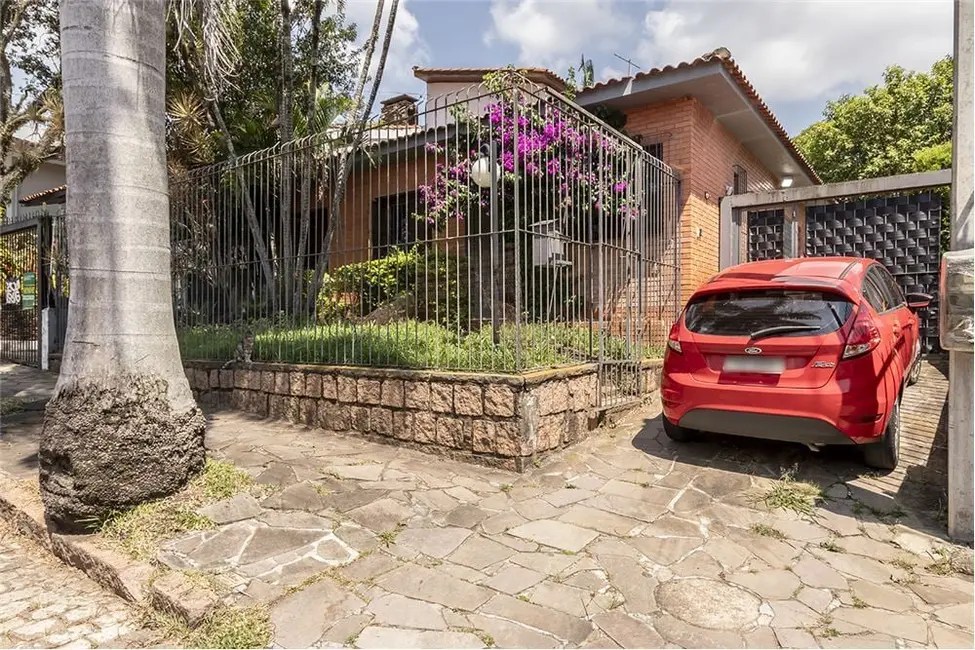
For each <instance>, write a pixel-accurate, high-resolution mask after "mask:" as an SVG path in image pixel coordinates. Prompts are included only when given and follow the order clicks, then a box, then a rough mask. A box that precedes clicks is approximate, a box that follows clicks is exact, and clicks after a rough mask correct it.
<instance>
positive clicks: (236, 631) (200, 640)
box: [142, 607, 271, 648]
mask: <svg viewBox="0 0 975 650" xmlns="http://www.w3.org/2000/svg"><path fill="white" fill-rule="evenodd" d="M142 623H143V625H144V626H145V627H148V628H150V629H153V630H156V631H158V632H159V633H160V634H162V635H163V636H164V637H165V638H166V639H167V641H173V642H175V643H176V644H178V645H180V646H183V647H187V648H266V647H267V646H268V644H269V643H270V642H271V620H270V616H269V614H268V611H267V609H266V608H264V607H220V608H218V609H216V610H214V611H212V612H211V613H210V614H208V615H207V616H206V618H204V619H203V621H202V622H201V623H200V625H199V626H198V627H197V628H196V629H193V630H191V629H190V628H189V627H187V626H186V623H185V622H184V621H183V620H182V619H180V618H178V617H175V616H172V615H171V614H164V613H162V612H158V611H155V610H145V611H144V612H143V616H142Z"/></svg>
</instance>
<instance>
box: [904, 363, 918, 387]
mask: <svg viewBox="0 0 975 650" xmlns="http://www.w3.org/2000/svg"><path fill="white" fill-rule="evenodd" d="M920 378H921V357H918V358H917V359H916V360H915V361H914V365H913V366H911V372H910V373H909V374H908V375H907V385H908V386H913V385H914V384H916V383H917V381H918V379H920Z"/></svg>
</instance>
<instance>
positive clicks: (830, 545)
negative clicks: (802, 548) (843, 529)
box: [819, 539, 846, 553]
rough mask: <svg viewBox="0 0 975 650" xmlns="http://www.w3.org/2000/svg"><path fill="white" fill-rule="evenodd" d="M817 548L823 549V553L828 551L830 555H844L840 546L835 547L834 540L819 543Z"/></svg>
mask: <svg viewBox="0 0 975 650" xmlns="http://www.w3.org/2000/svg"><path fill="white" fill-rule="evenodd" d="M819 548H821V549H823V550H824V551H829V552H830V553H845V552H846V551H844V550H843V549H842V548H841V547H840V546H837V544H836V542H835V541H834V540H832V539H828V540H826V541H825V542H820V543H819Z"/></svg>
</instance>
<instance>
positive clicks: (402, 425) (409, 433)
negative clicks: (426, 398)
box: [393, 411, 414, 440]
mask: <svg viewBox="0 0 975 650" xmlns="http://www.w3.org/2000/svg"><path fill="white" fill-rule="evenodd" d="M413 435H414V430H413V413H410V412H409V411H393V437H394V438H396V439H397V440H413Z"/></svg>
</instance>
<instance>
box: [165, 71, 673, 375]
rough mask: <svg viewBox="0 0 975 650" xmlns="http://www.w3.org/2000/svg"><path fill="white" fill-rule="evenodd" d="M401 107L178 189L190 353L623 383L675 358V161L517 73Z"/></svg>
mask: <svg viewBox="0 0 975 650" xmlns="http://www.w3.org/2000/svg"><path fill="white" fill-rule="evenodd" d="M405 101H406V102H407V105H406V106H405V107H404V106H401V107H400V109H401V110H399V111H395V112H394V111H390V112H389V113H387V115H385V116H384V117H383V118H382V119H380V120H379V121H377V122H375V123H373V124H372V125H370V126H369V127H368V128H367V129H366V131H365V133H364V134H363V137H362V140H361V144H360V146H356V147H352V146H351V141H350V136H348V135H347V134H344V133H342V132H341V131H338V130H336V131H335V132H333V133H324V134H316V135H314V136H311V137H308V138H304V139H301V140H298V141H295V142H293V143H289V144H286V145H283V146H280V145H279V146H275V147H273V148H271V149H267V150H263V151H258V152H254V153H251V154H248V155H246V156H243V157H241V158H239V159H236V160H234V161H229V162H225V163H221V164H217V165H214V166H211V167H207V168H203V169H199V170H194V171H191V172H188V173H186V174H183V175H181V176H178V177H174V178H173V179H172V180H171V185H170V194H171V211H172V250H173V265H172V269H173V287H174V296H173V298H174V305H175V313H176V319H177V331H178V334H179V338H180V344H181V349H182V353H183V355H184V358H190V359H211V360H227V361H230V360H232V359H234V358H235V356H236V352H237V351H238V348H241V349H242V350H248V351H249V349H250V348H251V346H252V353H253V354H252V356H253V359H254V360H258V361H286V362H294V363H323V364H349V365H372V366H392V367H416V368H441V369H455V370H473V371H488V372H520V371H526V370H532V369H539V368H544V367H553V366H560V365H566V364H577V363H580V362H590V361H591V362H596V361H601V362H604V363H605V364H606V372H607V373H610V374H612V373H613V372H622V371H621V370H620V369H619V368H616V369H614V367H613V366H612V364H613V363H617V364H630V366H632V365H633V364H634V363H638V362H639V361H640V359H641V358H642V357H644V356H653V355H655V354H657V353H658V352H659V351H660V350H661V349H662V346H663V344H664V342H665V338H666V334H667V331H668V328H669V326H670V324H671V323H672V322H673V320H674V319H675V318H676V315H677V312H678V310H679V302H680V287H679V281H678V278H679V270H680V251H679V229H678V219H679V209H678V195H679V187H678V179H677V176H676V174H675V173H674V172H673V171H672V170H671V169H670V168H668V167H667V166H666V165H664V164H663V163H662V162H660V161H659V160H657V159H656V158H653V157H652V156H651V155H649V154H648V153H647V152H646V151H644V150H643V149H642V148H641V147H640V146H639V145H638V144H636V143H635V142H633V141H632V140H630V139H628V138H627V137H625V136H623V135H621V134H620V133H618V132H616V131H614V130H613V129H612V128H610V127H608V126H607V125H605V124H604V123H602V122H600V121H599V120H598V119H596V118H595V117H593V116H592V115H590V114H589V113H587V112H585V111H583V110H582V109H580V108H578V107H577V106H575V105H574V104H572V103H571V102H569V101H568V100H566V99H565V98H563V97H561V96H560V95H556V94H554V93H551V92H549V91H548V90H546V89H544V88H540V87H538V86H535V85H532V84H530V83H528V82H527V81H525V80H524V79H521V78H516V77H513V76H506V75H505V74H500V75H498V76H497V77H496V78H493V79H488V80H486V81H485V82H484V83H483V84H481V85H477V86H474V87H472V88H468V89H465V90H462V91H458V92H455V93H452V94H450V95H447V96H441V97H436V98H432V99H430V100H429V101H427V102H426V103H425V104H424V105H422V106H415V105H413V104H411V103H410V100H405ZM393 113H395V115H394V114H393ZM346 166H347V167H348V175H347V184H346V187H345V192H344V197H341V200H338V198H337V197H340V196H341V192H340V189H339V188H340V186H341V184H342V178H343V171H344V169H345V168H346ZM241 344H243V345H241Z"/></svg>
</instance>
